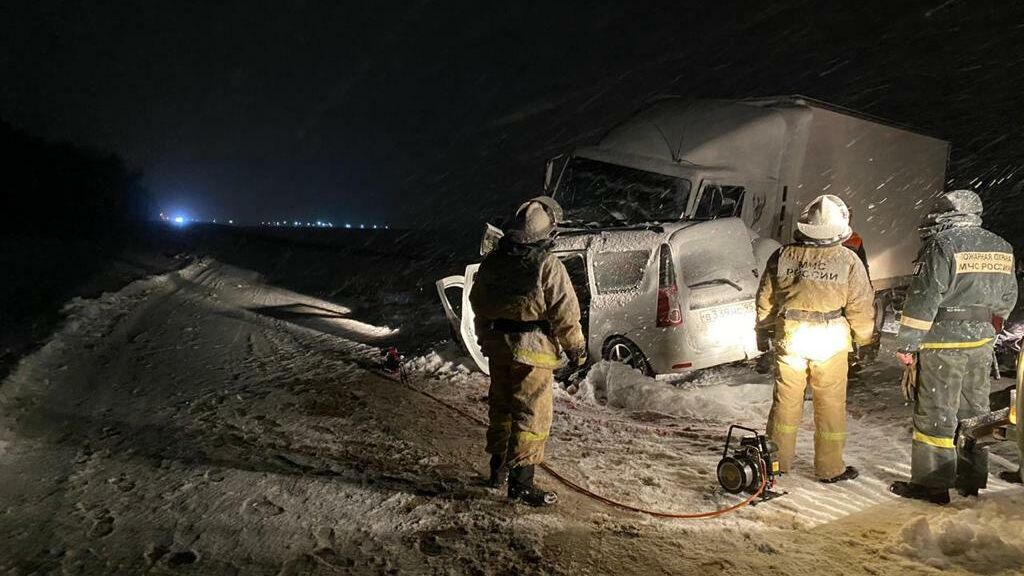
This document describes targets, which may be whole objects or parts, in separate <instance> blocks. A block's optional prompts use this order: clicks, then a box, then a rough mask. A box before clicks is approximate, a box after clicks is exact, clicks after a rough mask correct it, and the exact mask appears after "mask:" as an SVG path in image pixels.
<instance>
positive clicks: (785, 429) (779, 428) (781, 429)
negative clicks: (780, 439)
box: [772, 424, 796, 434]
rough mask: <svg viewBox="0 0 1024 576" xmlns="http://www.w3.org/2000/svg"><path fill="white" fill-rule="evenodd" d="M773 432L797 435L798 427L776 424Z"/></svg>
mask: <svg viewBox="0 0 1024 576" xmlns="http://www.w3.org/2000/svg"><path fill="white" fill-rule="evenodd" d="M772 430H774V431H776V432H778V433H779V434H795V433H796V426H794V425H792V424H775V425H774V426H772Z"/></svg>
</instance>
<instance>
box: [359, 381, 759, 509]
mask: <svg viewBox="0 0 1024 576" xmlns="http://www.w3.org/2000/svg"><path fill="white" fill-rule="evenodd" d="M373 371H374V372H377V373H378V374H381V375H383V376H385V377H387V378H388V379H390V380H392V381H395V382H398V383H399V384H402V385H403V386H405V387H406V388H409V389H410V390H412V391H413V392H418V393H419V394H422V395H424V396H426V397H427V398H430V399H431V400H433V401H434V402H437V403H438V404H440V405H442V406H444V407H446V408H448V409H449V410H452V411H453V412H455V413H457V414H459V415H461V416H462V417H463V418H465V419H467V420H469V421H471V422H473V423H474V424H477V425H478V426H482V427H485V428H486V427H487V423H486V422H484V421H483V420H482V419H480V418H479V417H477V416H475V415H473V414H470V413H469V412H466V411H465V410H462V409H461V408H459V407H458V406H454V405H452V404H449V403H448V402H446V401H444V400H442V399H441V398H439V397H437V396H435V395H433V394H431V393H430V392H427V391H426V390H420V389H419V388H416V387H415V386H412V385H410V384H409V383H407V382H403V381H402V380H401V379H400V378H396V377H394V375H392V374H389V373H387V372H380V371H377V370H376V369H373ZM540 468H541V469H543V470H544V471H545V472H547V473H548V474H550V475H551V477H552V478H554V479H555V480H558V481H559V482H561V483H562V484H564V485H565V486H566V487H567V488H569V489H570V490H573V491H574V492H577V493H579V494H582V495H584V496H586V497H588V498H591V499H593V500H596V501H598V502H600V503H602V504H604V505H606V506H611V507H613V508H619V509H621V510H628V511H630V512H638V513H640V514H646V515H648V516H654V517H655V518H676V519H684V520H701V519H707V518H717V517H719V516H724V515H726V514H729V513H730V512H735V511H737V510H739V509H740V508H743V507H746V506H749V505H750V504H751V503H752V502H753V501H754V500H756V499H757V498H758V497H759V496H761V494H762V493H763V492H764V490H765V488H767V486H768V474H767V473H766V470H765V467H764V463H758V469H759V470H760V472H761V485H760V486H758V488H757V491H756V492H754V493H753V494H751V495H750V496H749V497H747V499H746V500H744V501H742V502H739V503H737V504H734V505H732V506H729V507H728V508H722V509H720V510H712V511H710V512H695V513H691V514H678V513H674V512H661V511H659V510H648V509H646V508H640V507H638V506H632V505H630V504H624V503H622V502H619V501H617V500H612V499H611V498H608V497H605V496H601V495H600V494H597V493H595V492H593V491H591V490H589V489H587V488H584V487H583V486H580V485H579V484H576V483H575V482H573V481H572V480H569V479H568V478H566V477H565V476H562V475H561V474H559V473H558V472H556V471H555V470H554V469H553V468H552V467H551V466H549V465H548V464H547V463H541V464H540Z"/></svg>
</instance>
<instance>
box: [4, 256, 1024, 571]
mask: <svg viewBox="0 0 1024 576" xmlns="http://www.w3.org/2000/svg"><path fill="white" fill-rule="evenodd" d="M353 309H355V307H352V308H351V309H350V307H347V306H345V305H344V303H339V302H327V301H323V300H319V299H315V298H312V297H309V296H304V295H302V294H298V293H295V292H291V291H288V290H285V289H282V288H278V287H275V286H271V285H268V284H266V283H265V282H263V281H262V280H261V277H260V276H259V275H258V274H256V273H254V272H250V271H246V270H243V269H239V268H234V267H231V266H228V265H225V264H222V263H219V262H216V261H214V260H210V259H205V260H200V261H197V262H195V263H193V264H192V265H190V266H188V267H186V268H184V269H182V270H180V271H177V272H173V273H169V274H165V275H161V276H154V277H150V278H148V279H145V280H141V281H137V282H135V283H133V284H131V285H129V286H128V287H126V288H125V289H123V290H121V291H119V292H117V293H107V294H104V295H103V296H102V297H100V298H98V299H95V300H76V301H73V302H71V303H69V305H68V306H67V309H66V313H67V321H66V323H65V325H64V326H63V328H62V329H61V330H59V331H58V332H57V333H56V334H55V335H54V337H53V338H52V339H51V340H50V342H49V343H48V344H47V345H45V346H44V347H43V348H42V349H40V350H39V351H37V352H36V353H35V354H33V355H31V356H29V357H27V358H25V359H24V360H23V361H22V362H21V363H20V365H19V366H18V367H17V368H16V370H15V371H14V372H13V373H12V374H11V375H10V376H9V377H8V378H7V379H6V380H5V381H4V382H3V383H2V385H0V573H11V574H28V573H139V572H143V571H146V570H149V571H152V572H153V573H192V574H307V573H321V574H348V573H352V574H378V573H384V574H398V573H402V574H406V573H411V574H529V573H538V574H549V573H551V574H578V573H594V574H597V573H609V574H610V573H638V574H650V573H698V572H699V573H703V574H822V573H830V574H874V575H878V574H938V573H940V572H952V573H983V574H1019V573H1021V567H1022V566H1024V490H1021V489H1020V488H1019V487H1013V486H1009V485H1007V484H1005V483H1002V482H1000V481H998V480H996V479H995V478H994V476H993V478H992V479H991V481H990V487H991V488H992V489H991V490H990V491H988V492H986V493H984V494H983V495H982V497H981V498H980V499H979V500H968V499H963V498H954V502H953V504H952V505H951V506H949V507H946V508H939V507H934V506H929V505H925V504H922V503H916V502H908V501H902V500H899V499H897V498H895V497H893V496H891V495H889V494H888V493H887V492H886V490H885V486H886V485H887V483H888V482H890V481H891V480H893V479H897V478H903V477H905V476H906V475H907V474H908V473H909V466H908V465H909V446H910V418H909V415H910V408H909V407H907V406H905V405H904V404H903V402H902V401H901V400H900V397H899V391H898V386H897V380H898V370H897V368H896V367H895V366H894V365H893V364H890V363H883V364H881V365H879V366H878V367H877V368H875V369H873V370H871V371H869V372H867V373H865V374H863V375H862V376H861V378H860V379H859V380H856V381H854V382H852V383H851V387H850V400H849V410H850V424H849V431H850V438H849V443H848V447H847V455H848V461H849V463H850V464H853V465H855V466H858V467H859V468H860V469H861V472H862V475H861V477H860V478H859V479H857V480H856V481H854V482H850V483H845V484H840V485H833V486H824V485H821V484H818V483H816V482H815V481H814V479H813V478H812V476H811V472H812V470H811V459H810V456H811V430H812V427H811V419H810V405H809V404H808V406H807V413H806V414H805V422H804V427H803V431H802V432H801V436H800V442H799V457H798V463H797V469H796V470H795V471H794V472H793V473H792V474H790V475H787V476H786V477H784V478H783V479H782V481H781V483H780V485H779V489H781V490H785V491H787V492H788V494H787V495H785V496H784V497H782V498H779V499H777V500H773V501H771V502H769V503H766V504H763V505H758V506H756V507H748V508H744V509H741V510H739V511H738V512H736V513H734V514H730V515H727V516H724V517H721V518H718V519H714V520H699V521H683V520H659V519H654V518H651V517H647V516H643V515H638V514H634V513H628V512H623V511H620V510H617V509H613V508H608V507H605V506H603V505H601V504H599V503H597V502H595V501H593V500H590V499H587V498H585V497H583V496H581V495H579V494H576V493H574V492H571V491H569V490H567V489H566V488H564V487H560V486H559V485H557V484H556V482H555V481H554V480H553V479H552V478H551V477H549V476H547V475H540V476H539V481H540V482H541V483H543V484H544V485H545V486H546V487H549V488H554V489H556V490H559V492H560V495H561V497H562V503H561V504H560V506H558V507H556V508H554V509H545V510H534V509H529V508H525V507H522V506H511V505H509V504H507V503H506V502H505V501H504V499H503V498H502V497H501V495H500V494H499V493H496V492H493V491H490V490H488V489H486V488H483V487H482V486H481V484H480V477H481V475H482V473H483V471H484V470H483V468H484V467H485V460H486V458H485V455H484V454H482V452H481V450H482V445H483V438H482V431H481V430H480V429H479V428H478V425H477V424H475V423H474V422H472V421H471V420H469V419H467V418H465V417H464V416H463V415H461V414H459V413H457V412H456V411H453V410H452V409H450V408H448V407H445V406H443V405H442V404H440V403H438V402H435V401H434V400H432V399H431V398H429V397H427V396H426V395H424V394H421V393H420V392H426V393H428V394H430V395H431V396H434V397H436V398H439V399H442V400H444V401H445V402H447V403H449V404H451V405H452V406H454V407H456V408H458V409H459V410H461V411H462V412H464V413H466V414H469V415H471V416H475V417H477V418H482V417H483V416H484V414H485V413H486V409H485V406H486V405H485V400H486V393H487V381H486V378H485V377H484V376H483V375H481V374H479V373H477V372H473V371H471V370H470V369H468V368H467V364H466V362H465V361H464V360H462V359H461V358H459V354H458V352H457V350H456V349H455V348H454V346H452V345H450V344H448V345H442V346H438V347H437V349H436V350H435V351H433V352H430V353H428V354H426V355H423V356H419V357H417V358H413V359H411V360H410V361H409V362H408V367H409V368H410V381H409V383H408V385H403V384H400V383H398V382H396V381H394V380H392V379H388V378H384V377H382V376H380V375H378V374H376V373H374V372H373V371H370V370H367V369H365V368H364V366H366V365H367V364H371V363H373V362H374V361H375V360H376V358H377V357H378V350H377V348H376V346H377V345H379V344H380V343H382V342H388V341H391V340H393V339H394V338H395V336H396V335H398V334H401V330H402V326H399V325H396V326H380V325H374V324H372V323H370V322H369V321H367V320H366V319H365V318H363V319H361V318H360V317H357V316H356V314H355V313H354V312H353ZM769 405H770V386H769V384H768V381H767V379H766V377H765V376H761V375H758V374H756V373H755V372H753V371H752V370H749V369H747V368H745V367H738V366H729V367H723V368H719V369H715V370H709V371H705V372H703V373H701V374H698V375H696V376H694V377H691V378H689V379H687V380H685V381H680V382H665V381H655V380H650V379H646V378H643V377H641V376H640V375H639V374H637V373H635V372H632V371H630V370H628V369H625V368H623V367H621V366H618V365H609V364H598V365H597V366H596V367H595V368H594V370H592V371H591V373H590V374H589V376H588V377H587V379H586V380H585V381H584V382H583V383H581V386H580V390H579V392H578V393H576V394H575V395H571V396H570V395H569V394H567V393H566V392H564V391H561V390H558V391H557V400H556V417H555V425H554V430H553V440H552V442H551V445H550V450H549V463H550V464H551V466H552V467H554V468H555V469H556V470H557V471H558V472H559V473H561V474H564V475H565V476H567V477H569V478H571V479H573V480H574V481H575V482H578V483H579V484H581V485H584V486H586V487H588V488H590V489H592V490H594V491H596V492H599V493H601V494H603V495H606V496H609V497H612V498H615V499H618V500H621V501H624V502H627V503H630V504H634V505H638V506H643V507H647V508H654V509H659V510H664V511H668V512H693V511H702V510H709V509H715V508H719V507H724V506H726V505H729V504H731V503H735V502H737V501H738V500H739V499H738V497H735V496H729V495H725V494H722V493H721V492H720V491H719V490H717V489H716V482H715V479H714V469H715V465H716V463H717V461H718V458H719V457H720V453H721V444H722V441H723V439H724V433H725V431H726V429H727V427H728V425H729V424H731V423H741V424H747V425H750V426H752V427H754V428H762V427H763V426H764V420H765V417H766V414H767V411H768V407H769ZM999 454H1000V455H997V456H995V457H994V458H993V461H994V462H993V464H994V465H993V468H994V470H993V471H994V472H995V471H997V470H999V469H1009V468H1011V467H1015V457H1014V456H1013V455H1012V452H1011V451H1009V447H1008V446H1005V447H1000V449H999Z"/></svg>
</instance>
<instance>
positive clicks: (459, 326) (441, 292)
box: [436, 264, 490, 374]
mask: <svg viewBox="0 0 1024 576" xmlns="http://www.w3.org/2000/svg"><path fill="white" fill-rule="evenodd" d="M479 269H480V265H479V264H470V265H469V266H466V273H465V274H464V275H461V276H458V275H456V276H448V277H445V278H442V279H440V280H438V281H437V282H436V286H437V293H438V296H440V298H441V306H442V307H443V308H444V315H445V317H446V318H448V322H449V324H451V327H452V333H453V334H454V335H455V337H456V339H457V340H458V342H459V343H460V344H461V345H462V348H463V350H465V351H466V353H468V354H469V356H470V358H472V359H473V362H474V363H475V364H476V366H477V368H479V369H480V371H481V372H483V373H484V374H490V369H489V367H488V364H487V357H486V356H484V353H483V350H481V349H480V344H479V343H477V341H476V326H475V325H474V323H473V320H474V316H473V307H472V306H470V304H469V292H470V290H472V289H473V279H474V278H475V277H476V273H477V270H479ZM453 300H454V301H455V302H457V304H453Z"/></svg>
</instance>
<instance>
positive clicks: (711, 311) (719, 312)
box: [698, 301, 754, 324]
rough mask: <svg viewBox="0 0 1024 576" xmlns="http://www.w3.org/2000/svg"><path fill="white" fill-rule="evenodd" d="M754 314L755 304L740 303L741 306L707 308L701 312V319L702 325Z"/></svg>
mask: <svg viewBox="0 0 1024 576" xmlns="http://www.w3.org/2000/svg"><path fill="white" fill-rule="evenodd" d="M753 313H754V302H753V301H748V302H740V303H739V304H726V305H724V306H715V307H713V308H705V309H704V310H700V311H699V316H698V317H699V318H700V321H701V323H703V324H710V323H712V322H714V321H716V320H721V319H722V318H734V317H736V316H744V315H748V314H753Z"/></svg>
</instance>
